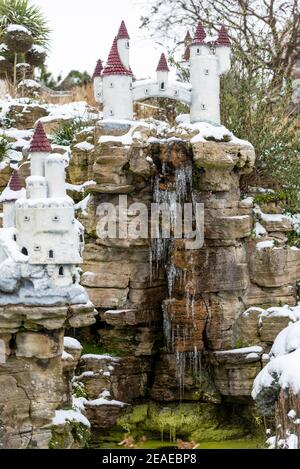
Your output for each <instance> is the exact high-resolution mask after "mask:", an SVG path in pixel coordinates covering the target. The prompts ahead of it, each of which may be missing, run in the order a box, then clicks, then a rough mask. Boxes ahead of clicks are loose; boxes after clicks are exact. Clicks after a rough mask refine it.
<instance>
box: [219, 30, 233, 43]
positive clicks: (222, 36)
mask: <svg viewBox="0 0 300 469" xmlns="http://www.w3.org/2000/svg"><path fill="white" fill-rule="evenodd" d="M217 45H218V46H231V41H230V39H229V36H228V33H227V30H226V28H225V26H222V27H221V29H220V32H219V37H218V40H217Z"/></svg>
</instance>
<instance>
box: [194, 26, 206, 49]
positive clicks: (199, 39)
mask: <svg viewBox="0 0 300 469" xmlns="http://www.w3.org/2000/svg"><path fill="white" fill-rule="evenodd" d="M205 38H206V32H205V30H204V28H203V24H202V23H201V21H199V23H198V26H197V29H196V33H195V37H194V40H193V42H192V44H193V45H198V44H199V45H200V44H204V39H205Z"/></svg>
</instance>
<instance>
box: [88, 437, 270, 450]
mask: <svg viewBox="0 0 300 469" xmlns="http://www.w3.org/2000/svg"><path fill="white" fill-rule="evenodd" d="M89 447H90V448H91V449H126V448H123V447H120V446H119V445H118V444H117V443H116V442H115V441H105V439H104V440H103V439H102V438H101V436H97V435H94V436H93V439H92V441H91V442H90V445H89ZM170 447H171V448H176V445H175V444H174V443H171V442H168V441H160V440H151V439H149V440H147V441H145V442H143V443H138V444H137V449H160V448H170ZM261 448H263V442H262V441H258V440H254V439H244V440H225V441H201V442H200V443H199V447H198V449H200V450H201V449H261Z"/></svg>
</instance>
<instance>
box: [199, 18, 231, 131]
mask: <svg viewBox="0 0 300 469" xmlns="http://www.w3.org/2000/svg"><path fill="white" fill-rule="evenodd" d="M229 70H230V41H229V38H228V36H227V33H226V30H225V28H222V29H221V31H220V35H219V38H218V40H217V42H216V43H214V44H212V43H211V42H209V41H206V33H205V31H204V28H203V26H202V23H201V22H199V24H198V27H197V30H196V34H195V37H194V40H193V42H192V44H191V46H190V81H191V85H192V99H191V122H192V123H193V122H199V121H210V122H212V123H216V124H219V123H220V75H222V74H224V73H225V72H227V71H229Z"/></svg>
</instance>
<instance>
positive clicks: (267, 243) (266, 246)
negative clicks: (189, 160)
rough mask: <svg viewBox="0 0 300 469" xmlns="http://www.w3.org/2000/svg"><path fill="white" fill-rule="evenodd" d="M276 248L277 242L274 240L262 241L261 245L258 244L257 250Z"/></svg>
mask: <svg viewBox="0 0 300 469" xmlns="http://www.w3.org/2000/svg"><path fill="white" fill-rule="evenodd" d="M274 246H275V241H274V240H273V239H272V240H267V241H261V242H260V243H257V245H256V249H258V250H261V249H272V248H273V247H274Z"/></svg>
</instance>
